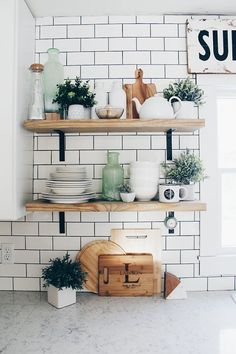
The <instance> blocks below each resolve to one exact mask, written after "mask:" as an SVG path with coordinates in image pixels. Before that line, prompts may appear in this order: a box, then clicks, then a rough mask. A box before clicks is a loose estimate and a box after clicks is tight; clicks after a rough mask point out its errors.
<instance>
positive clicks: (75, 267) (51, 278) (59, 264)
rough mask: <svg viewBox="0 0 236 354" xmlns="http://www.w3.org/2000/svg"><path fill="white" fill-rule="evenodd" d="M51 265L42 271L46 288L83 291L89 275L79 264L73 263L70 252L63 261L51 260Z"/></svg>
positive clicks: (58, 259)
mask: <svg viewBox="0 0 236 354" xmlns="http://www.w3.org/2000/svg"><path fill="white" fill-rule="evenodd" d="M49 262H50V263H51V264H50V265H49V266H47V267H45V268H43V270H42V278H43V280H44V287H46V286H48V285H53V286H55V287H56V288H58V289H60V290H61V289H62V288H64V287H65V288H70V287H71V288H72V289H82V287H83V283H84V282H85V281H86V275H87V273H85V272H83V271H82V269H81V265H80V263H79V262H73V261H72V259H71V258H70V255H69V254H68V252H67V253H66V255H65V256H63V258H62V259H60V258H55V259H50V261H49Z"/></svg>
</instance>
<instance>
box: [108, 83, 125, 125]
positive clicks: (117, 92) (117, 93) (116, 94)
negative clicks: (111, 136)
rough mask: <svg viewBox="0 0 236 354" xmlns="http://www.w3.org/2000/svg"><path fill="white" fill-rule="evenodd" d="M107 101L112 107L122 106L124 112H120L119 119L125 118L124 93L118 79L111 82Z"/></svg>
mask: <svg viewBox="0 0 236 354" xmlns="http://www.w3.org/2000/svg"><path fill="white" fill-rule="evenodd" d="M109 103H110V105H111V106H113V107H119V108H123V109H124V113H123V114H122V116H121V119H126V93H125V91H124V90H123V88H122V85H121V83H120V82H119V81H114V82H113V85H112V88H111V91H110V95H109Z"/></svg>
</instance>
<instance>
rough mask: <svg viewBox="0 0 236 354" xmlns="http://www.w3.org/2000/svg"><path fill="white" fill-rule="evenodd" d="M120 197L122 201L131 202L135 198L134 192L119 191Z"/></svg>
mask: <svg viewBox="0 0 236 354" xmlns="http://www.w3.org/2000/svg"><path fill="white" fill-rule="evenodd" d="M120 197H121V199H122V201H123V202H125V203H131V202H133V201H134V199H135V193H120Z"/></svg>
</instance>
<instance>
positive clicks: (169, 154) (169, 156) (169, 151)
mask: <svg viewBox="0 0 236 354" xmlns="http://www.w3.org/2000/svg"><path fill="white" fill-rule="evenodd" d="M173 131H174V129H169V130H167V132H166V151H167V156H166V159H167V160H172V133H173Z"/></svg>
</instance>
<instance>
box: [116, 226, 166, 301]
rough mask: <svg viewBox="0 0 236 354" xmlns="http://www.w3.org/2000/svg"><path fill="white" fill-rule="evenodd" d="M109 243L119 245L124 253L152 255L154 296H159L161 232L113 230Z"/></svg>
mask: <svg viewBox="0 0 236 354" xmlns="http://www.w3.org/2000/svg"><path fill="white" fill-rule="evenodd" d="M111 241H113V242H115V243H117V244H118V245H120V246H121V247H122V248H123V249H124V250H125V252H132V253H133V252H136V253H141V252H145V253H151V254H152V255H153V266H154V271H153V272H154V280H153V282H154V294H159V293H160V292H161V252H162V237H161V230H160V229H154V230H147V229H126V230H120V229H113V230H111Z"/></svg>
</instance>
